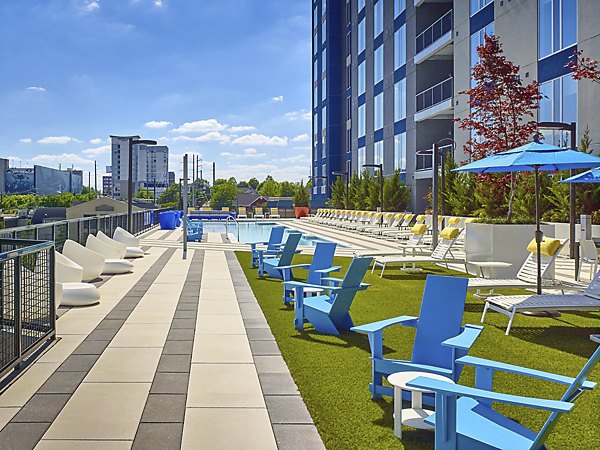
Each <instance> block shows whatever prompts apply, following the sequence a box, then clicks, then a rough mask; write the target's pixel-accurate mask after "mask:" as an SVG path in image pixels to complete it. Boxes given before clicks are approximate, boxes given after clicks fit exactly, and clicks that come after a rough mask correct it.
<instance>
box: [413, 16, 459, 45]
mask: <svg viewBox="0 0 600 450" xmlns="http://www.w3.org/2000/svg"><path fill="white" fill-rule="evenodd" d="M449 31H452V10H450V11H448V12H447V13H446V14H444V15H443V16H442V17H440V18H439V19H438V20H436V21H435V22H434V23H433V24H431V25H430V26H429V27H428V28H427V29H425V30H424V31H422V32H421V33H420V34H419V35H418V36H417V38H416V53H419V52H422V51H423V50H425V49H426V48H427V47H429V46H430V45H432V44H434V43H435V42H436V41H437V40H438V39H440V38H441V37H442V36H444V35H445V34H446V33H448V32H449Z"/></svg>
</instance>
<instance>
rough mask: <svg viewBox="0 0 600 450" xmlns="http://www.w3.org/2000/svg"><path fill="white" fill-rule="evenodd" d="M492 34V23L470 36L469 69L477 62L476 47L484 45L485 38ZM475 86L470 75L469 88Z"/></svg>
mask: <svg viewBox="0 0 600 450" xmlns="http://www.w3.org/2000/svg"><path fill="white" fill-rule="evenodd" d="M493 34H494V22H492V23H490V24H489V25H487V26H486V27H485V28H482V29H481V30H479V31H476V32H475V33H473V34H472V35H471V42H470V44H469V45H470V46H471V69H472V68H473V66H474V65H475V64H477V63H478V62H479V54H478V53H477V47H479V46H480V45H483V44H484V43H485V36H492V35H493ZM473 86H475V80H474V79H473V74H472V73H471V87H473Z"/></svg>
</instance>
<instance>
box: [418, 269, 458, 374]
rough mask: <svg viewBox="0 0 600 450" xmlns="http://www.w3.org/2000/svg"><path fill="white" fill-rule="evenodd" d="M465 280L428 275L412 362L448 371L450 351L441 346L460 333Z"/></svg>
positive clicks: (451, 358)
mask: <svg viewBox="0 0 600 450" xmlns="http://www.w3.org/2000/svg"><path fill="white" fill-rule="evenodd" d="M468 285H469V282H468V280H467V279H466V278H458V277H442V276H437V275H428V276H427V279H426V281H425V290H424V291H423V300H422V302H421V312H420V313H419V324H418V326H417V333H416V335H415V342H414V346H413V353H412V362H413V363H416V364H428V365H433V366H436V367H443V368H446V369H452V367H453V365H454V358H453V350H452V348H450V347H446V346H443V345H442V342H443V341H445V340H446V339H448V338H451V337H453V336H457V335H458V334H459V333H460V331H461V324H462V318H463V312H464V309H465V300H466V298H467V287H468Z"/></svg>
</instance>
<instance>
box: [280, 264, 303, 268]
mask: <svg viewBox="0 0 600 450" xmlns="http://www.w3.org/2000/svg"><path fill="white" fill-rule="evenodd" d="M308 267H310V264H293V265H291V266H279V267H277V268H278V269H298V268H300V269H307V268H308Z"/></svg>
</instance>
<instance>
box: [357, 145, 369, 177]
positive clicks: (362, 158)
mask: <svg viewBox="0 0 600 450" xmlns="http://www.w3.org/2000/svg"><path fill="white" fill-rule="evenodd" d="M366 163H367V153H366V150H365V148H364V147H359V148H358V153H357V161H356V164H357V170H358V173H362V171H363V166H364V165H365V164H366Z"/></svg>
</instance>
